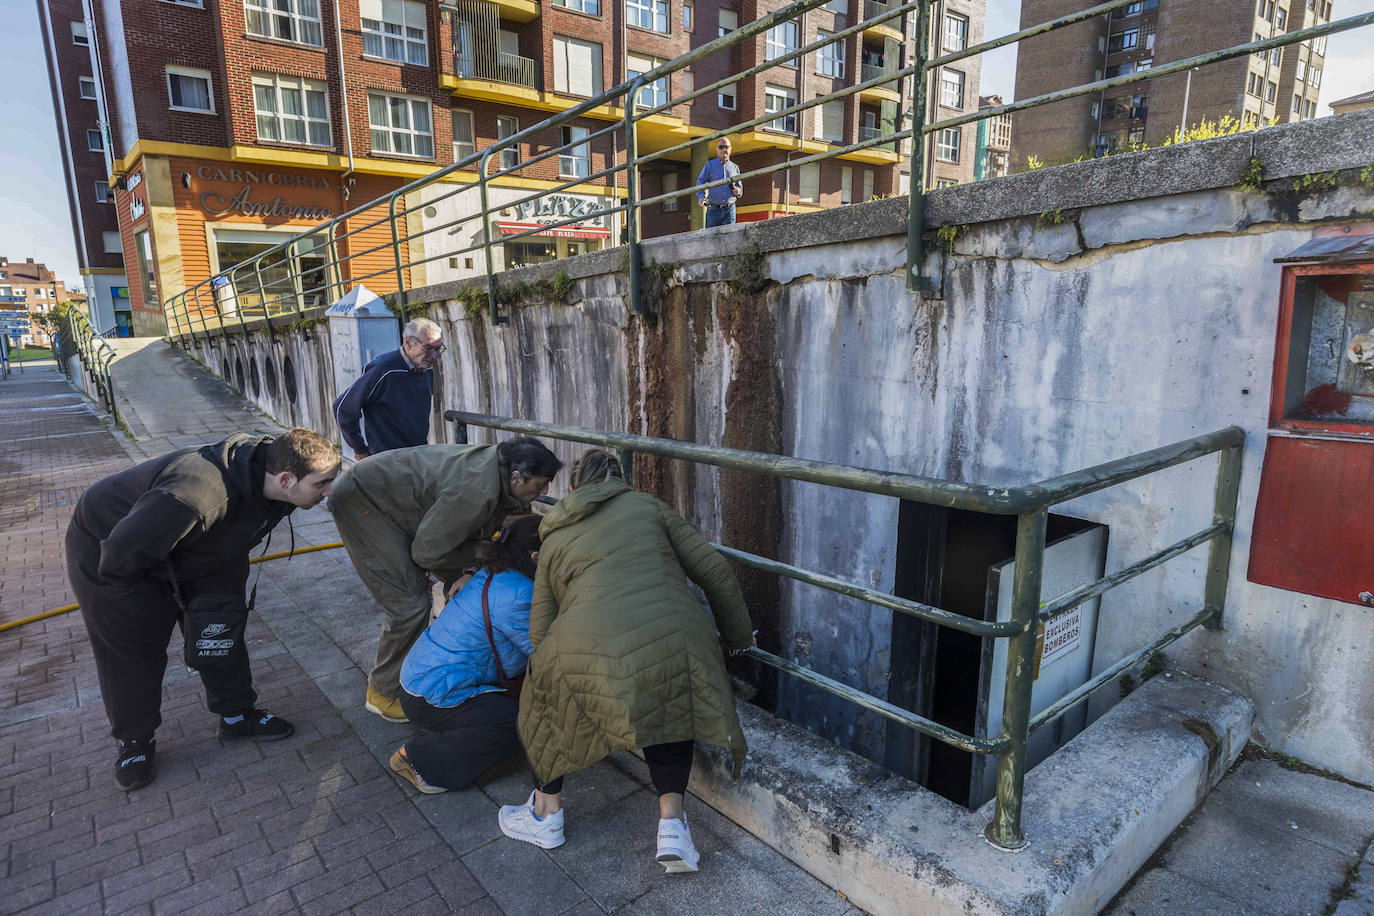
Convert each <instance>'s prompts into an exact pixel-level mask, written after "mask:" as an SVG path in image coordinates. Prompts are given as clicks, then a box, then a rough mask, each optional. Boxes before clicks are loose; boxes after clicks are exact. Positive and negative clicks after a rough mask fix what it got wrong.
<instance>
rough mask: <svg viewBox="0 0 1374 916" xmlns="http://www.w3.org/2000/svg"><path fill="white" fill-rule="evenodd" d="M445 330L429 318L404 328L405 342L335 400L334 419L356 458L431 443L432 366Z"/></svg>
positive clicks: (380, 358)
mask: <svg viewBox="0 0 1374 916" xmlns="http://www.w3.org/2000/svg"><path fill="white" fill-rule="evenodd" d="M443 333H444V332H443V331H442V330H441V329H440V327H439V326H438V325H437V324H435V323H434V322H432V321H430V320H429V319H428V318H416V319H414V320H413V321H411V322H410V323H409V324H407V325H406V326H405V330H404V331H402V332H401V346H400V347H399V348H398V349H396V350H392V351H391V352H389V353H383V354H382V355H381V356H379V357H377V358H376V359H374V360H373V361H372V362H370V363H368V364H367V368H366V369H364V370H363V374H362V375H360V376H358V380H357V381H356V382H354V383H353V384H352V385H350V386H349V387H348V390H347V391H345V392H344V393H343V394H341V395H339V398H338V400H336V401H335V402H334V420H335V422H337V423H338V424H339V432H340V433H342V434H343V440H344V441H345V442H347V443H348V445H349V446H350V447H351V448H352V449H353V454H354V456H355V457H356V458H358V459H359V460H362V459H363V458H366V457H367V456H368V455H375V454H377V453H378V452H385V451H389V450H391V449H393V448H409V447H410V446H414V445H424V444H425V443H427V442H428V441H429V417H430V412H431V410H432V409H433V404H434V376H433V373H432V372H431V371H430V370H432V369H433V368H434V365H435V363H437V362H439V356H440V355H441V354H442V353H443V352H444V344H443V341H442V337H443Z"/></svg>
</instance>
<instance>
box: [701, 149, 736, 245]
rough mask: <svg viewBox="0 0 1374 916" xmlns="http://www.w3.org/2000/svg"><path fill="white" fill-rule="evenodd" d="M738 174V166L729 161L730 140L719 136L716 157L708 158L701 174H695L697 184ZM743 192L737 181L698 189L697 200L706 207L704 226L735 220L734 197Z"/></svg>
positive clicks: (722, 224) (721, 179)
mask: <svg viewBox="0 0 1374 916" xmlns="http://www.w3.org/2000/svg"><path fill="white" fill-rule="evenodd" d="M738 176H739V166H737V165H735V164H734V163H733V162H731V161H730V141H729V140H728V139H727V138H725V137H721V138H720V140H719V141H718V142H717V143H716V158H715V159H710V160H708V161H707V162H706V164H705V165H704V166H702V167H701V174H700V175H698V176H697V185H698V186H700V185H704V184H710V183H711V182H713V181H724V180H725V179H727V178H737V177H738ZM743 194H744V185H742V184H740V183H739V182H738V181H732V182H730V183H729V184H723V185H717V186H716V187H714V188H704V189H702V190H700V191H698V192H697V200H699V201H700V202H701V205H702V206H703V207H705V208H706V228H707V229H710V228H711V227H713V226H728V225H730V224H731V223H733V222H734V221H735V198H737V197H740V196H741V195H743Z"/></svg>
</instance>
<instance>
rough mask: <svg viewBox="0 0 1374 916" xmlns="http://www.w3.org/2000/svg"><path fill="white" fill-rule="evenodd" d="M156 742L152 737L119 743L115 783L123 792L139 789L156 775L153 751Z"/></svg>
mask: <svg viewBox="0 0 1374 916" xmlns="http://www.w3.org/2000/svg"><path fill="white" fill-rule="evenodd" d="M156 748H157V742H156V741H154V740H153V739H152V738H145V739H143V740H141V741H124V742H121V743H120V745H119V759H118V760H116V761H115V785H117V786H119V788H120V789H121V790H122V791H124V792H132V791H133V790H134V789H141V788H143V787H144V786H146V785H147V784H148V783H150V782H152V781H153V777H154V776H156V775H157V763H156V761H155V760H154V758H153V751H154V750H155V749H156Z"/></svg>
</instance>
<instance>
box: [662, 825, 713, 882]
mask: <svg viewBox="0 0 1374 916" xmlns="http://www.w3.org/2000/svg"><path fill="white" fill-rule="evenodd" d="M654 858H655V859H656V860H657V861H658V863H659V864H660V865H662V866H663V868H664V870H665V871H666V872H668V874H670V875H671V874H676V873H678V872H684V871H696V870H697V863H698V862H700V861H701V854H700V853H699V852H697V847H696V845H695V844H694V843H693V842H692V831H691V830H689V829H688V828H687V821H686V820H678V819H677V818H675V817H664V818H659V821H658V855H657V856H655V857H654Z"/></svg>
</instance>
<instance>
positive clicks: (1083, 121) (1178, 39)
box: [1012, 0, 1332, 168]
mask: <svg viewBox="0 0 1374 916" xmlns="http://www.w3.org/2000/svg"><path fill="white" fill-rule="evenodd" d="M1087 5H1089V4H1087V3H1086V2H1079V0H1025V2H1024V3H1023V4H1022V6H1021V25H1022V27H1023V28H1025V27H1027V26H1030V25H1034V24H1036V23H1040V22H1044V21H1046V20H1048V19H1052V18H1054V17H1056V16H1062V15H1065V14H1067V13H1070V12H1073V11H1075V10H1079V9H1083V8H1084V7H1086V6H1087ZM1331 6H1332V0H1141V2H1139V3H1132V4H1130V5H1129V6H1126V7H1124V8H1121V9H1118V10H1115V11H1113V12H1112V13H1111V14H1110V15H1109V16H1099V17H1096V18H1094V19H1090V20H1087V21H1084V22H1080V23H1077V24H1075V25H1072V26H1068V27H1067V28H1064V29H1060V30H1059V31H1056V32H1051V33H1049V34H1047V35H1040V36H1037V37H1036V38H1033V39H1031V40H1030V41H1027V42H1024V43H1023V44H1022V47H1021V50H1020V54H1019V56H1018V57H1017V64H1016V92H1017V95H1018V96H1019V97H1022V98H1026V97H1029V96H1034V95H1039V94H1041V93H1044V92H1052V91H1054V90H1056V89H1063V88H1068V87H1069V86H1074V85H1078V84H1080V83H1087V82H1091V81H1093V80H1095V79H1102V78H1104V76H1105V77H1110V76H1115V75H1118V74H1122V73H1131V72H1134V71H1136V70H1143V69H1146V68H1149V67H1151V66H1154V65H1158V64H1165V63H1169V62H1172V61H1176V60H1182V59H1184V58H1188V57H1193V56H1195V55H1198V54H1202V53H1205V52H1207V51H1210V50H1217V49H1220V48H1225V47H1229V46H1231V45H1237V44H1244V43H1245V42H1249V41H1254V40H1258V39H1263V38H1269V37H1272V36H1274V35H1279V34H1283V33H1284V32H1291V31H1294V30H1296V29H1302V28H1307V27H1310V26H1313V25H1316V24H1318V23H1322V22H1327V21H1329V20H1330V19H1331V15H1332V10H1331ZM1325 55H1326V38H1325V37H1322V38H1316V39H1313V40H1311V41H1306V42H1302V43H1301V44H1298V45H1289V46H1287V47H1284V48H1276V49H1273V50H1271V51H1268V52H1266V53H1257V54H1251V55H1248V56H1246V57H1241V58H1235V59H1232V60H1228V61H1223V62H1221V63H1216V64H1211V65H1209V66H1207V67H1203V68H1200V69H1194V70H1193V71H1192V72H1191V74H1185V73H1178V74H1173V75H1171V76H1167V77H1162V78H1160V79H1158V80H1150V81H1148V82H1142V83H1138V84H1132V85H1127V86H1121V87H1118V88H1117V89H1113V90H1109V91H1107V92H1105V93H1099V94H1097V95H1090V96H1083V97H1080V98H1076V99H1069V100H1067V101H1063V102H1056V103H1054V104H1052V105H1045V106H1040V107H1037V108H1034V109H1031V110H1028V111H1022V112H1017V113H1015V114H1014V115H1013V116H1012V118H1013V127H1012V131H1013V133H1012V160H1013V166H1014V167H1015V168H1024V167H1025V165H1026V161H1027V158H1028V157H1029V156H1036V157H1038V158H1039V159H1041V160H1044V161H1047V162H1051V163H1053V162H1057V161H1063V160H1067V159H1072V158H1075V157H1076V156H1079V155H1081V154H1084V153H1087V154H1097V155H1101V154H1104V153H1110V152H1114V151H1116V150H1120V149H1124V148H1128V147H1129V146H1130V145H1131V144H1133V143H1146V144H1155V143H1158V142H1159V141H1161V140H1163V139H1165V138H1166V137H1168V136H1170V135H1171V134H1173V133H1174V131H1176V130H1178V129H1179V128H1180V127H1193V126H1196V125H1197V124H1198V123H1199V122H1200V121H1202V120H1203V119H1204V118H1205V119H1207V120H1211V121H1218V120H1220V119H1222V118H1227V117H1230V118H1235V119H1237V120H1238V121H1241V122H1242V123H1243V124H1245V125H1247V126H1259V125H1265V124H1270V123H1281V124H1282V123H1288V122H1290V121H1301V120H1307V119H1309V118H1313V117H1315V116H1316V114H1317V94H1318V92H1319V90H1320V87H1321V79H1322V71H1323V69H1324V68H1325ZM1190 76H1191V79H1190ZM1185 96H1186V99H1187V109H1186V112H1185V108H1184V101H1185Z"/></svg>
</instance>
